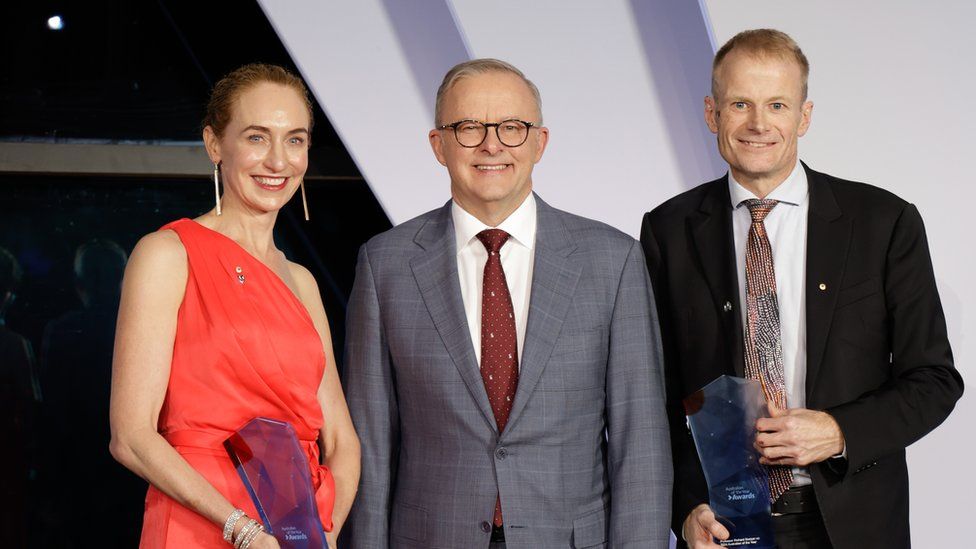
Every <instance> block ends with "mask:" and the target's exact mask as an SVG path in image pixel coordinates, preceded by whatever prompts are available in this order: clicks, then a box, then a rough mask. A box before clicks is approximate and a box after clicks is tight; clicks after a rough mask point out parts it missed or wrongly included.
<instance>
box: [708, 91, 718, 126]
mask: <svg viewBox="0 0 976 549" xmlns="http://www.w3.org/2000/svg"><path fill="white" fill-rule="evenodd" d="M705 124H707V125H708V129H709V130H711V131H712V133H718V109H717V108H716V105H715V99H713V98H712V97H711V96H708V95H706V96H705Z"/></svg>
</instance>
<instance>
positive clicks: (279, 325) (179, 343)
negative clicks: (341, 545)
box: [140, 219, 335, 549]
mask: <svg viewBox="0 0 976 549" xmlns="http://www.w3.org/2000/svg"><path fill="white" fill-rule="evenodd" d="M163 229H170V230H173V231H175V232H176V234H177V235H179V237H180V240H182V242H183V246H184V248H186V256H187V264H188V269H187V270H188V277H187V282H186V294H185V296H184V298H183V303H182V305H181V306H180V310H179V314H178V317H177V325H176V340H175V342H174V344H173V363H172V368H171V370H170V376H169V386H168V387H167V389H166V397H165V400H164V401H163V406H162V409H161V410H160V414H159V426H158V428H159V432H160V434H162V435H163V437H165V438H166V440H167V441H169V443H170V444H171V445H173V447H174V448H176V451H177V452H179V453H180V455H182V456H183V458H184V459H185V460H186V461H187V462H189V464H190V465H191V466H192V467H193V468H194V469H196V470H197V471H198V472H199V473H200V474H201V475H203V476H204V478H206V479H207V480H208V481H209V482H210V484H212V485H213V486H214V487H215V488H216V489H217V490H218V491H220V493H221V494H223V495H224V497H226V498H227V499H228V500H229V501H230V502H231V503H232V504H233V505H234V506H235V507H238V508H240V509H243V510H244V511H245V512H247V514H248V516H250V517H252V518H258V514H257V511H256V510H255V508H254V505H253V504H252V503H251V499H250V497H249V496H248V494H247V491H246V489H245V487H244V484H243V482H242V481H241V479H240V477H239V476H238V475H237V471H236V470H235V469H234V465H233V463H232V462H231V459H230V457H229V456H228V455H227V452H226V450H224V448H223V441H224V440H225V439H226V438H227V437H228V436H230V434H231V433H232V432H233V431H236V430H237V429H239V428H240V427H242V426H244V424H245V423H247V422H248V421H250V420H251V419H253V418H255V417H259V416H260V417H268V418H272V419H277V420H281V421H287V422H288V423H290V424H291V425H292V427H293V428H294V429H295V432H296V433H297V435H298V438H299V439H300V442H301V444H302V446H303V447H304V448H305V450H306V452H307V454H308V463H309V470H310V471H311V474H312V481H313V483H314V485H315V488H316V501H317V503H318V510H319V516H320V517H321V519H322V525H323V526H324V527H325V529H326V530H330V531H331V529H332V506H333V503H334V497H335V486H334V483H333V479H332V474H331V473H330V472H329V470H328V468H327V467H325V466H322V465H319V447H318V444H317V442H316V439H317V438H318V435H319V429H320V428H321V427H322V409H321V407H320V406H319V402H318V400H317V398H316V397H317V395H316V393H317V391H318V387H319V383H320V381H321V379H322V374H323V372H324V369H325V353H324V352H323V350H322V341H321V339H319V335H318V332H317V331H316V330H315V326H314V325H313V324H312V319H311V317H310V316H309V315H308V311H307V310H306V309H305V306H304V305H303V304H302V302H301V301H299V299H298V298H297V297H296V296H295V294H294V293H292V291H291V289H290V288H288V286H287V285H285V283H284V282H283V281H282V280H281V278H279V277H278V275H277V274H275V273H274V272H273V271H272V270H271V269H269V268H268V267H267V266H265V265H264V264H263V263H261V262H260V261H258V260H257V259H256V258H255V257H254V256H252V255H250V254H249V253H248V252H247V251H245V250H244V249H243V248H241V247H240V246H239V245H238V244H237V243H236V242H234V241H233V240H231V239H230V238H228V237H226V236H224V235H222V234H220V233H218V232H216V231H213V230H211V229H208V228H206V227H204V226H203V225H200V224H199V223H197V222H195V221H192V220H190V219H181V220H179V221H175V222H173V223H170V224H168V225H166V226H164V227H163ZM140 547H142V548H153V549H155V548H164V547H166V548H170V547H173V548H175V547H180V548H185V547H214V548H216V547H220V548H224V547H228V545H227V542H225V541H224V540H223V537H222V529H221V527H220V526H217V525H215V524H214V523H212V522H210V521H209V520H207V519H205V518H204V517H202V516H201V515H198V514H197V513H196V512H194V511H191V510H190V509H187V508H186V507H183V506H182V505H180V504H179V503H177V502H175V501H174V500H172V499H170V498H169V497H168V496H166V495H165V494H163V493H162V492H160V491H159V490H157V489H156V488H154V487H150V488H149V492H148V494H147V495H146V512H145V515H144V517H143V526H142V540H141V542H140Z"/></svg>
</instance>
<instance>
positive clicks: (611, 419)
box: [344, 197, 672, 549]
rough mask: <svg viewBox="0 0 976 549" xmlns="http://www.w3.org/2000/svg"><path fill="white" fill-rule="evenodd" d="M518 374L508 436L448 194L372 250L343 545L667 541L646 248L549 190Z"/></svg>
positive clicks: (348, 383) (364, 270)
mask: <svg viewBox="0 0 976 549" xmlns="http://www.w3.org/2000/svg"><path fill="white" fill-rule="evenodd" d="M537 204H538V206H537V208H538V222H537V234H536V248H535V266H534V271H533V279H532V289H531V302H530V306H529V316H528V326H527V329H526V336H525V348H524V349H520V355H521V363H520V368H521V370H520V378H519V383H518V389H517V392H516V395H515V402H514V404H513V408H512V412H511V415H510V418H509V421H508V424H507V425H506V428H505V431H504V432H502V433H500V434H499V433H498V430H497V428H496V425H495V420H494V416H493V414H492V411H491V406H490V404H489V403H488V397H487V394H486V392H485V388H484V383H483V382H482V379H481V374H480V371H479V369H478V363H477V360H476V355H475V352H476V351H475V349H474V348H473V347H472V343H471V337H470V335H469V330H468V324H467V319H466V316H465V312H464V305H463V302H462V299H461V289H460V283H459V280H458V273H457V259H456V245H455V236H454V226H453V221H452V218H451V206H450V202H448V203H447V204H446V205H445V206H444V207H442V208H439V209H437V210H434V211H432V212H429V213H426V214H424V215H421V216H420V217H417V218H415V219H413V220H411V221H408V222H406V223H403V224H402V225H399V226H397V227H395V228H393V229H391V230H389V231H387V232H385V233H383V234H381V235H378V236H376V237H374V238H373V239H371V240H370V241H369V242H367V243H366V244H365V245H364V246H363V247H362V249H361V250H360V253H359V264H358V267H357V271H356V282H355V285H354V287H353V292H352V297H351V299H350V302H349V310H348V315H347V335H346V341H347V345H346V364H345V375H344V381H345V389H346V396H347V400H348V403H349V410H350V412H351V413H352V418H353V422H354V423H355V426H356V431H357V432H358V434H359V437H360V440H361V442H362V479H361V482H360V487H359V493H358V496H357V499H356V502H355V504H354V506H353V509H352V512H351V515H350V518H349V522H348V524H347V527H346V528H345V537H344V541H346V542H347V545H346V546H347V547H353V548H356V549H377V548H385V547H412V548H424V549H430V548H450V549H455V548H465V549H466V548H487V547H488V544H489V533H488V532H489V531H490V523H491V519H492V514H493V511H494V506H495V495H496V494H500V497H501V502H502V511H503V514H504V517H505V536H506V541H507V546H508V547H509V548H510V549H518V548H532V549H539V548H546V547H560V548H565V547H577V548H580V547H612V548H623V547H635V548H636V547H639V548H641V549H644V548H648V547H650V548H658V547H661V548H663V547H667V543H668V537H669V526H668V525H669V519H670V498H671V479H672V465H671V454H670V446H669V441H668V424H667V420H666V417H665V415H664V388H663V365H662V352H661V342H660V337H659V335H658V325H657V316H656V315H657V313H656V308H655V307H654V305H653V296H652V293H651V290H650V282H649V279H648V276H647V271H646V267H645V264H644V257H643V253H642V251H641V247H640V245H639V244H638V243H637V242H636V241H635V240H634V239H632V238H630V237H629V236H626V235H624V234H623V233H621V232H619V231H617V230H615V229H613V228H611V227H609V226H607V225H604V224H602V223H598V222H596V221H591V220H588V219H584V218H581V217H577V216H574V215H571V214H568V213H565V212H561V211H559V210H556V209H554V208H552V207H550V206H548V205H547V204H546V203H545V202H543V201H542V200H541V199H538V197H537Z"/></svg>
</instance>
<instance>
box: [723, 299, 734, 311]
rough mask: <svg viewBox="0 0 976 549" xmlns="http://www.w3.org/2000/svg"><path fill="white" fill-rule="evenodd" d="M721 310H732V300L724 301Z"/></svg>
mask: <svg viewBox="0 0 976 549" xmlns="http://www.w3.org/2000/svg"><path fill="white" fill-rule="evenodd" d="M722 310H723V311H725V312H729V311H731V310H732V302H731V301H726V302H725V305H723V306H722Z"/></svg>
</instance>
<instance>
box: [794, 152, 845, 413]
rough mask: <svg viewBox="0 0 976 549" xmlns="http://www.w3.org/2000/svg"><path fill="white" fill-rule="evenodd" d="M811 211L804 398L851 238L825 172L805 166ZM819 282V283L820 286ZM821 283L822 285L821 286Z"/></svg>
mask: <svg viewBox="0 0 976 549" xmlns="http://www.w3.org/2000/svg"><path fill="white" fill-rule="evenodd" d="M803 168H804V169H805V170H806V171H807V180H808V182H809V185H810V213H809V215H808V218H807V267H806V271H807V272H806V298H807V379H806V384H807V389H806V393H807V400H808V402H809V399H810V395H812V394H813V388H814V385H815V383H816V381H817V374H818V373H819V372H820V366H821V362H822V361H823V355H824V347H825V346H826V343H827V335H828V334H829V333H830V322H831V319H832V318H833V316H834V306H835V305H836V304H837V294H838V290H840V284H841V281H842V280H843V278H844V267H845V266H846V265H847V252H848V249H849V248H850V242H851V219H850V218H849V217H845V216H843V215H842V213H843V212H841V209H840V206H838V205H837V200H836V198H835V197H834V192H833V190H832V189H831V187H830V183H829V182H828V181H827V178H826V176H825V175H823V174H821V173H818V172H815V171H813V170H811V169H810V168H808V167H807V165H806V164H804V165H803ZM821 285H822V286H821ZM821 287H823V288H824V289H823V290H821Z"/></svg>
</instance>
